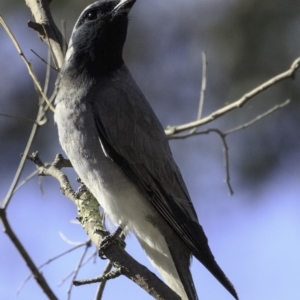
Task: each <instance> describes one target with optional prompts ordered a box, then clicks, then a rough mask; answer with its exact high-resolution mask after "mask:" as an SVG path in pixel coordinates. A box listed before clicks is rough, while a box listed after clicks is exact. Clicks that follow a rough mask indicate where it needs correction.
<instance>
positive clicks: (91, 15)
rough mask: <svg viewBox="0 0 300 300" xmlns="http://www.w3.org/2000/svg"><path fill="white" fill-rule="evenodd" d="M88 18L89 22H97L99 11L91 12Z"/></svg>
mask: <svg viewBox="0 0 300 300" xmlns="http://www.w3.org/2000/svg"><path fill="white" fill-rule="evenodd" d="M86 18H87V19H88V20H89V21H92V20H95V19H97V11H96V10H91V11H89V12H88V13H87V15H86Z"/></svg>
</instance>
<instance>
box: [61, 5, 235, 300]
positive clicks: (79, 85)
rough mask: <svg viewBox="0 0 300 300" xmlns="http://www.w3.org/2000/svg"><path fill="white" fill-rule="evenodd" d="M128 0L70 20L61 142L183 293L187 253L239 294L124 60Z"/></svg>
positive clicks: (187, 283) (120, 222)
mask: <svg viewBox="0 0 300 300" xmlns="http://www.w3.org/2000/svg"><path fill="white" fill-rule="evenodd" d="M134 3H135V0H100V1H97V2H95V3H93V4H91V5H89V6H88V7H87V8H86V9H85V10H84V11H83V12H82V13H81V15H80V17H79V19H78V21H77V22H76V24H75V27H74V29H73V32H72V35H71V39H70V42H69V48H68V51H67V53H66V58H65V62H64V65H63V67H62V70H61V78H60V83H59V91H58V94H57V97H56V101H55V103H56V110H55V121H56V123H57V127H58V133H59V140H60V143H61V145H62V148H63V149H64V151H65V153H66V154H67V156H68V157H69V159H70V161H71V162H72V165H73V167H74V169H75V171H76V172H77V174H78V175H79V176H80V178H81V179H82V181H83V182H84V183H85V185H86V186H87V187H88V189H89V190H90V191H91V192H92V193H93V195H94V196H95V197H96V198H97V200H98V201H99V203H100V205H101V206H102V208H103V210H104V212H105V213H106V214H107V216H108V217H109V219H110V220H111V222H113V224H115V225H117V226H121V227H122V228H123V229H124V230H128V231H132V232H133V233H134V234H135V235H136V237H137V239H138V241H139V242H140V244H141V246H142V248H143V249H144V250H145V252H146V254H147V256H148V258H149V259H150V261H151V263H152V264H153V265H154V266H155V267H156V268H157V269H158V271H159V272H160V274H161V276H162V277H163V279H164V280H165V282H166V283H167V284H168V285H169V286H170V288H172V289H173V290H174V291H175V292H176V293H177V294H178V295H179V296H180V297H181V298H182V299H183V300H188V299H189V300H196V299H198V297H197V293H196V290H195V287H194V283H193V279H192V276H191V273H190V269H189V266H190V260H191V257H192V255H193V256H195V257H196V258H197V259H198V260H199V261H200V262H201V263H202V264H203V265H204V266H205V267H206V268H207V269H208V270H209V271H210V272H211V273H212V275H213V276H215V278H216V279H217V280H218V281H219V282H220V283H221V284H222V285H223V286H224V287H225V288H226V289H227V290H228V291H229V292H230V293H231V294H232V295H233V297H234V298H235V299H238V296H237V293H236V291H235V289H234V287H233V285H232V284H231V283H230V281H229V280H228V279H227V277H226V276H225V274H224V273H223V271H222V270H221V268H220V267H219V266H218V264H217V263H216V261H215V259H214V256H213V254H212V252H211V250H210V248H209V245H208V241H207V238H206V236H205V233H204V231H203V229H202V227H201V225H200V224H199V222H198V218H197V214H196V212H195V209H194V207H193V204H192V202H191V199H190V196H189V193H188V191H187V188H186V185H185V183H184V181H183V179H182V176H181V173H180V170H179V168H178V166H177V165H176V163H175V161H174V158H173V156H172V153H171V150H170V147H169V144H168V140H167V137H166V135H165V133H164V129H163V127H162V125H161V123H160V122H159V120H158V119H157V117H156V115H155V113H154V112H153V110H152V108H151V107H150V105H149V104H148V102H147V100H146V99H145V97H144V95H143V93H142V92H141V90H140V89H139V87H138V86H137V84H136V82H135V81H134V79H133V78H132V76H131V74H130V72H129V70H128V69H127V67H126V65H125V64H124V61H123V58H122V51H123V46H124V43H125V39H126V34H127V26H128V13H129V11H130V10H131V8H132V6H133V5H134Z"/></svg>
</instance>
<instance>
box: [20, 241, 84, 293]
mask: <svg viewBox="0 0 300 300" xmlns="http://www.w3.org/2000/svg"><path fill="white" fill-rule="evenodd" d="M86 243H87V242H84V243H81V244H79V245H77V246H75V247H73V248H71V249H69V250H67V251H65V252H63V253H60V254H58V255H56V256H54V257H52V258H50V259H49V260H47V261H45V262H44V263H43V264H41V265H40V266H39V267H38V269H39V270H41V269H42V268H43V267H44V266H46V265H49V264H50V263H52V262H53V261H55V260H57V259H59V258H61V257H62V256H64V255H67V254H69V253H71V252H72V251H74V250H76V249H78V248H80V247H82V246H84V245H86ZM32 276H33V274H32V273H31V274H29V276H28V277H26V278H25V279H24V281H23V282H22V284H21V285H20V287H19V288H18V291H17V294H19V293H20V292H21V290H22V289H23V287H24V285H25V284H26V283H27V282H28V281H29V280H30V278H31V277H32Z"/></svg>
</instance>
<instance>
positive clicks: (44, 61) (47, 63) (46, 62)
mask: <svg viewBox="0 0 300 300" xmlns="http://www.w3.org/2000/svg"><path fill="white" fill-rule="evenodd" d="M30 51H31V52H32V53H33V54H35V55H36V56H37V57H38V58H39V59H40V60H41V61H42V62H43V63H45V64H46V65H49V66H50V68H51V69H53V70H54V71H59V70H58V69H56V68H55V67H53V66H52V65H51V64H49V62H48V61H46V60H44V59H43V58H42V57H41V56H40V55H39V54H37V53H36V52H35V51H34V50H33V49H30ZM50 53H51V52H50ZM50 57H51V56H50ZM45 94H46V93H45Z"/></svg>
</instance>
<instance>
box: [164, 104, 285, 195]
mask: <svg viewBox="0 0 300 300" xmlns="http://www.w3.org/2000/svg"><path fill="white" fill-rule="evenodd" d="M289 103H290V100H289V99H288V100H286V101H284V102H283V103H281V104H278V105H275V106H274V107H272V108H270V109H269V110H267V111H266V112H264V113H262V114H260V115H259V116H257V117H255V118H254V119H252V120H251V121H249V122H247V123H244V124H242V125H240V126H237V127H234V128H232V129H230V130H227V131H226V132H223V131H221V130H219V129H213V128H211V129H207V130H204V131H196V132H192V131H190V132H189V133H187V134H182V135H174V136H173V135H172V136H170V137H169V139H177V140H179V139H186V138H189V137H192V136H196V135H201V134H209V133H211V132H215V133H217V134H218V135H219V136H220V138H221V140H222V143H223V149H224V165H225V171H226V178H225V183H226V184H227V186H228V189H229V193H230V195H232V194H233V193H234V192H233V189H232V186H231V183H230V171H229V153H228V152H229V149H228V145H227V141H226V136H227V135H229V134H232V133H234V132H237V131H239V130H242V129H245V128H247V127H249V126H251V125H253V124H255V123H256V122H258V121H260V120H261V119H263V118H265V117H267V116H269V115H270V114H272V113H274V112H275V111H277V110H279V109H281V108H283V107H284V106H286V105H288V104H289Z"/></svg>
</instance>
